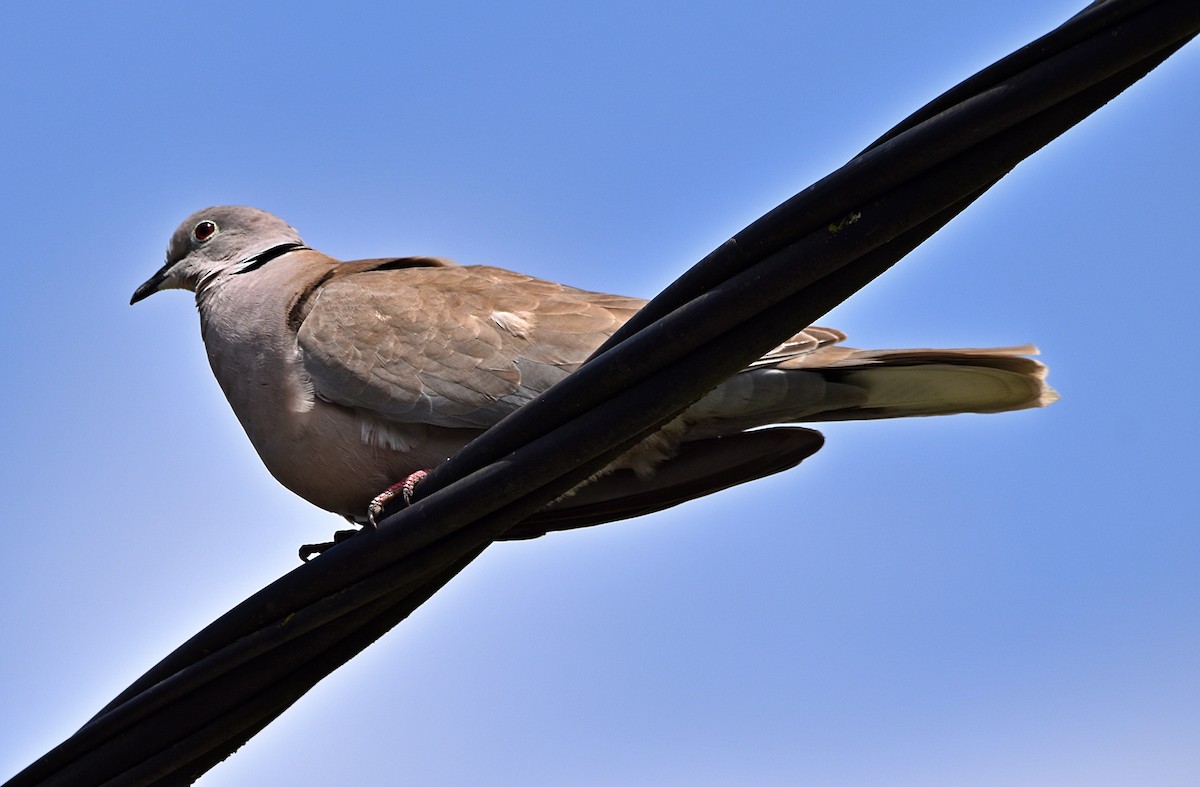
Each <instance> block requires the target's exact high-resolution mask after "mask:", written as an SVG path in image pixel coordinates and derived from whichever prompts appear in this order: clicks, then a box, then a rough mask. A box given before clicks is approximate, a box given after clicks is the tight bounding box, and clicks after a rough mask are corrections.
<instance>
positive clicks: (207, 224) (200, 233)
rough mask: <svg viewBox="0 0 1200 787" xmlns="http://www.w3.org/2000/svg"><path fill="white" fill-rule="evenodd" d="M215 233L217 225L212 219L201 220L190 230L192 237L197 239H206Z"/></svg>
mask: <svg viewBox="0 0 1200 787" xmlns="http://www.w3.org/2000/svg"><path fill="white" fill-rule="evenodd" d="M216 234H217V225H216V223H215V222H212V221H208V220H205V221H202V222H200V223H199V224H197V225H196V228H195V229H194V230H192V237H193V238H195V239H196V240H198V241H206V240H208V239H209V238H211V237H212V236H213V235H216Z"/></svg>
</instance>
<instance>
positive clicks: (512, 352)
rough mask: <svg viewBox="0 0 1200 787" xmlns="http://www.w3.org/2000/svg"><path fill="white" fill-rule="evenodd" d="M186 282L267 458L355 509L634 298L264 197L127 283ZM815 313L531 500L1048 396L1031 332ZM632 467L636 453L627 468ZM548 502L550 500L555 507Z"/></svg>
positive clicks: (299, 490) (478, 427)
mask: <svg viewBox="0 0 1200 787" xmlns="http://www.w3.org/2000/svg"><path fill="white" fill-rule="evenodd" d="M172 288H182V289H187V290H192V291H193V292H195V293H196V305H197V308H198V309H199V311H200V327H201V333H202V335H203V338H204V345H205V348H206V349H207V351H208V359H209V362H210V364H211V365H212V369H213V373H214V374H215V375H216V378H217V381H218V382H219V383H220V385H221V388H222V389H223V390H224V392H225V396H226V397H227V398H228V399H229V403H230V405H231V406H232V407H233V410H234V413H236V414H237V417H238V420H240V421H241V424H242V426H243V428H244V429H245V430H246V434H247V435H248V436H249V437H250V441H251V442H252V443H253V444H254V447H255V449H257V451H258V454H259V456H260V457H262V460H263V463H264V464H265V465H266V466H267V469H268V470H270V472H271V473H272V474H273V475H274V476H275V477H276V478H277V479H278V480H279V481H280V482H281V483H282V484H283V485H284V486H286V487H287V488H288V489H291V490H292V491H293V492H295V493H296V494H298V495H300V496H301V497H303V498H304V499H306V500H308V501H310V502H311V503H314V504H315V505H317V506H320V507H321V508H324V509H327V510H329V511H334V512H336V513H339V514H342V515H344V516H347V517H349V518H354V519H358V520H360V521H361V520H362V519H363V516H364V514H365V513H366V512H367V508H368V504H369V503H370V502H371V501H372V499H373V498H375V497H376V495H377V494H378V493H380V492H381V491H382V490H384V489H386V488H388V487H389V486H390V485H392V484H393V483H394V482H396V481H398V480H401V479H404V478H406V477H408V476H409V475H410V474H413V473H414V472H417V471H420V470H423V469H425V468H430V467H433V466H434V465H436V464H438V463H439V462H441V461H443V460H444V459H446V457H448V456H450V455H451V454H452V453H454V451H455V450H457V449H458V448H459V447H461V446H463V445H464V444H466V443H467V442H468V441H469V440H471V439H472V438H473V437H475V436H476V435H478V434H479V433H480V432H481V431H482V430H484V429H486V428H487V427H489V426H491V425H492V424H494V423H496V422H497V421H499V420H500V419H501V418H502V417H504V416H505V415H506V414H508V413H510V412H512V411H513V410H515V409H516V408H518V407H520V406H521V405H522V404H523V403H525V402H526V401H528V400H530V399H531V398H533V397H534V396H536V395H537V394H538V393H539V392H540V391H543V390H545V389H546V388H548V387H549V386H550V385H552V384H553V383H555V382H557V381H558V380H560V379H562V378H563V377H565V376H566V375H567V374H569V373H570V372H571V371H572V370H573V369H574V368H575V367H576V366H578V365H579V364H580V363H581V362H582V361H583V360H584V359H586V358H587V357H588V356H589V355H590V354H591V352H592V351H593V350H594V349H596V348H597V347H598V346H599V345H600V344H601V343H602V342H603V341H604V340H605V339H606V338H607V337H608V336H609V335H610V334H611V333H612V332H613V331H614V330H615V329H616V328H617V327H618V326H620V325H621V324H622V323H623V322H625V320H627V319H628V318H629V317H630V316H631V315H632V314H633V313H634V312H635V311H637V310H638V309H639V308H640V307H641V306H642V304H643V301H641V300H638V299H635V298H626V297H621V296H617V295H606V294H603V293H597V292H587V291H584V290H578V289H575V288H572V287H567V286H565V285H562V284H555V283H553V282H549V281H543V280H540V279H535V278H531V277H529V276H523V275H521V274H519V273H512V272H510V271H506V270H501V269H499V268H490V267H482V266H466V267H460V266H457V265H455V264H453V263H451V262H448V261H445V260H440V259H433V258H428V257H400V258H389V259H374V260H359V261H355V262H339V261H338V260H335V259H333V258H331V257H328V256H326V255H324V254H322V253H320V252H318V251H314V250H313V249H310V248H308V247H307V246H305V245H304V242H303V241H302V240H301V239H300V236H299V234H298V233H297V232H296V230H294V229H293V228H292V227H290V226H289V225H288V224H286V223H285V222H284V221H282V220H281V219H279V218H278V217H276V216H273V215H271V214H269V213H266V212H264V211H261V210H257V209H255V208H248V207H214V208H208V209H206V210H202V211H200V212H198V213H195V214H193V215H192V216H190V217H188V218H187V219H186V220H185V221H184V222H183V224H182V225H180V227H179V228H178V229H177V230H176V231H175V234H174V235H173V236H172V237H171V243H170V246H169V248H168V249H167V261H166V264H165V265H163V267H162V268H161V269H160V270H159V271H158V272H157V273H155V274H154V275H153V276H152V277H151V278H150V279H149V280H148V281H147V282H146V283H145V284H143V285H142V286H140V287H138V288H137V291H136V292H135V293H134V294H133V298H132V299H131V301H130V303H136V302H137V301H140V300H142V299H143V298H145V297H147V296H149V295H151V294H153V293H155V292H158V291H159V290H164V289H172ZM843 338H844V336H843V334H842V333H840V332H838V331H835V330H831V329H828V328H818V327H810V328H808V329H806V330H804V331H802V332H800V333H799V334H797V335H796V336H795V337H793V338H792V339H791V340H789V341H788V342H786V343H785V344H783V345H781V346H780V347H778V348H776V349H775V350H773V351H772V352H770V353H768V354H767V355H766V356H764V357H763V358H762V359H761V360H759V361H757V362H755V363H754V364H752V365H751V366H750V367H749V368H747V369H746V370H744V371H742V372H740V373H738V374H737V375H735V376H733V377H732V378H730V379H729V380H727V381H726V382H725V383H722V384H721V385H720V386H719V387H717V388H716V389H714V390H713V391H712V392H711V393H709V394H708V395H707V396H705V397H704V398H703V399H701V400H700V401H699V402H697V403H696V404H694V405H693V406H692V407H691V408H690V409H688V410H687V411H686V412H684V414H683V415H682V416H680V417H679V418H678V419H676V420H675V421H673V422H672V423H671V424H669V425H668V426H667V427H665V428H664V429H663V430H662V431H661V432H659V433H658V434H657V435H655V436H654V437H653V438H651V439H650V440H647V441H645V442H644V443H642V444H641V445H640V446H638V447H637V448H635V449H634V450H632V451H630V452H629V453H628V454H626V455H625V456H624V457H623V458H622V459H620V460H618V462H616V463H614V465H613V468H611V470H612V472H610V473H609V474H607V475H604V476H603V477H601V478H599V479H598V480H594V481H593V482H592V483H591V484H590V485H589V486H588V487H586V488H584V489H583V490H581V491H579V493H578V494H576V495H573V496H571V497H568V498H565V499H564V500H561V501H559V503H557V504H556V505H555V506H552V507H551V509H548V510H547V511H545V512H543V513H544V514H546V515H548V516H549V517H550V519H549V520H548V521H551V520H553V519H554V517H555V516H558V517H560V519H561V522H560V523H559V524H556V525H553V524H552V525H546V524H545V523H543V525H542V526H541V527H540V528H537V527H535V528H534V531H530V532H526V533H521V532H517V533H516V535H530V534H536V532H544V531H545V530H546V529H547V527H558V526H575V525H577V524H581V523H593V522H598V521H605V520H607V519H617V518H622V517H625V516H632V515H635V514H638V513H644V512H646V511H651V510H656V509H658V508H663V507H665V506H667V505H673V504H674V503H678V502H682V501H683V500H685V499H689V498H691V497H696V496H699V495H702V494H707V493H708V492H712V491H716V490H717V489H720V488H724V487H726V486H729V485H731V484H733V483H740V482H742V481H746V480H750V479H752V478H757V477H761V476H762V475H767V474H769V473H772V472H776V471H777V470H781V469H783V468H784V467H789V466H791V465H794V464H796V463H797V462H799V461H800V460H801V459H803V458H804V457H806V456H808V455H810V454H812V453H813V452H814V451H816V450H817V449H818V448H819V447H820V445H821V439H822V438H821V437H820V435H819V434H818V433H816V432H812V431H811V430H807V429H799V428H795V427H789V428H786V429H775V430H767V431H766V432H763V431H751V432H747V431H746V430H749V429H754V428H755V427H761V426H764V425H767V424H795V423H802V422H818V421H831V420H843V419H860V418H892V417H903V416H917V415H946V414H953V413H964V412H976V413H990V412H1001V411H1006V410H1019V409H1022V408H1026V407H1037V406H1041V405H1045V404H1048V403H1050V402H1052V401H1053V400H1054V399H1055V398H1056V394H1055V393H1054V392H1053V390H1052V389H1050V388H1049V387H1048V386H1047V385H1046V384H1045V382H1044V379H1045V376H1046V368H1045V367H1044V366H1043V365H1042V364H1040V363H1038V362H1037V361H1035V360H1033V359H1031V358H1027V357H1024V356H1025V355H1028V354H1032V353H1036V349H1035V348H1034V347H1032V346H1025V347H1012V348H1000V349H983V350H975V349H970V350H873V351H872V350H855V349H851V348H847V347H843V346H841V345H839V344H838V342H840V341H841V340H842V339H843ZM630 470H632V471H633V472H629V471H630ZM554 509H557V511H556V510H554Z"/></svg>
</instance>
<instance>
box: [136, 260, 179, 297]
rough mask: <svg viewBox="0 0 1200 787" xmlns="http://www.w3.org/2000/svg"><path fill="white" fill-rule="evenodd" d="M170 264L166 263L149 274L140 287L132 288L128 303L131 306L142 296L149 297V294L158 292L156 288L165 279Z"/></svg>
mask: <svg viewBox="0 0 1200 787" xmlns="http://www.w3.org/2000/svg"><path fill="white" fill-rule="evenodd" d="M171 264H172V263H167V264H166V265H164V266H162V267H161V268H159V269H158V273H156V274H154V275H153V276H151V277H150V278H149V279H147V280H146V281H145V282H144V283H143V284H142V286H141V287H138V288H137V289H136V290H134V291H133V297H132V298H130V299H129V305H130V306H132V305H133V304H135V303H137V302H138V301H140V300H142V299H143V298H149V297H150V296H151V295H153V294H154V293H156V292H158V288H159V287H161V286H162V283H163V282H164V281H166V279H167V269H169V268H170V267H171Z"/></svg>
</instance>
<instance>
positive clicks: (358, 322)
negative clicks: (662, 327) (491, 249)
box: [297, 266, 643, 428]
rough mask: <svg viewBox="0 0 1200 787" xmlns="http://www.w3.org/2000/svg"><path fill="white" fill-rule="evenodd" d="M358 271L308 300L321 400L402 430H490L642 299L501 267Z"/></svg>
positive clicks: (306, 346)
mask: <svg viewBox="0 0 1200 787" xmlns="http://www.w3.org/2000/svg"><path fill="white" fill-rule="evenodd" d="M347 271H348V275H344V276H336V275H335V276H333V277H331V278H330V279H329V280H328V281H326V282H324V283H323V284H322V285H321V286H320V287H319V289H317V290H315V291H314V292H313V294H312V295H311V296H310V297H309V299H308V303H306V304H305V308H306V309H307V313H306V314H305V315H304V316H303V319H302V322H300V324H299V326H298V331H297V339H298V344H299V351H300V358H301V361H302V363H303V365H304V368H305V370H306V371H307V373H308V375H309V377H310V379H311V381H312V385H313V392H314V393H315V394H316V395H317V396H319V397H320V398H322V399H325V400H327V401H331V402H336V403H338V404H341V405H345V406H348V407H354V408H357V409H360V410H367V411H370V412H372V413H373V414H375V415H378V416H380V417H382V418H384V419H387V420H390V421H394V422H399V423H427V424H433V425H436V426H445V427H454V428H486V427H488V426H491V425H492V424H494V423H495V422H497V421H498V420H500V419H501V418H502V417H504V416H505V415H507V414H508V413H510V412H512V411H513V410H516V409H517V408H518V407H520V406H521V405H522V404H524V403H525V402H526V401H528V400H529V399H531V398H533V397H534V396H536V395H537V394H538V393H540V392H541V391H544V390H545V389H547V388H549V387H550V386H551V385H552V384H554V383H555V382H557V381H558V380H560V379H562V378H563V377H565V376H566V375H567V374H569V373H570V372H571V371H573V370H574V369H575V368H576V367H577V366H578V365H579V364H580V363H582V362H583V361H584V360H585V359H586V358H587V357H588V355H590V354H591V353H592V351H593V350H594V349H595V348H596V347H598V346H599V345H600V344H601V343H602V342H603V341H604V339H606V338H607V337H608V336H609V335H610V334H611V333H612V332H613V331H614V330H616V328H617V327H618V326H619V325H621V324H622V323H623V322H625V321H626V320H627V319H629V317H630V316H631V315H632V314H633V313H634V312H635V311H637V310H638V309H639V308H641V306H642V303H643V301H640V300H638V299H635V298H625V297H621V296H616V295H605V294H603V293H595V292H587V291H584V290H578V289H575V288H572V287H567V286H564V285H561V284H555V283H554V282H549V281H543V280H540V279H535V278H532V277H529V276H523V275H521V274H517V273H512V272H510V271H505V270H501V269H499V268H488V267H474V266H473V267H413V268H401V269H396V270H353V269H352V268H347Z"/></svg>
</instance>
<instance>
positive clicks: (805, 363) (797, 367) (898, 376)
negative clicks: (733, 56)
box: [685, 345, 1058, 439]
mask: <svg viewBox="0 0 1200 787" xmlns="http://www.w3.org/2000/svg"><path fill="white" fill-rule="evenodd" d="M1035 354H1037V348H1036V347H1033V346H1032V345H1025V346H1021V347H999V348H985V349H961V350H924V349H921V350H856V349H853V348H850V347H841V346H839V345H827V346H823V347H821V348H820V349H818V350H816V351H813V352H807V353H804V354H802V355H798V356H795V357H788V358H783V359H780V360H778V361H776V362H775V363H773V364H771V365H770V366H766V367H765V368H764V367H762V366H759V367H752V368H750V369H747V370H746V371H744V372H742V373H740V374H738V375H735V376H734V377H733V378H731V379H730V380H728V381H726V382H725V383H723V384H722V385H720V386H718V387H717V388H716V389H715V390H713V391H712V392H711V393H710V394H708V395H707V396H706V397H705V398H703V399H701V400H700V401H699V402H697V403H696V404H695V405H694V406H693V407H692V408H691V409H690V410H689V411H688V412H687V413H686V415H685V417H686V418H687V420H688V421H689V423H690V424H691V426H690V428H689V431H688V436H687V439H693V437H705V436H710V435H714V434H729V433H731V432H733V431H741V430H744V429H751V428H754V427H758V426H764V425H767V424H780V423H815V422H821V421H842V420H865V419H874V418H903V417H909V416H925V415H953V414H957V413H999V412H1006V411H1009V410H1023V409H1025V408H1029V407H1043V406H1045V405H1048V404H1050V403H1051V402H1054V401H1055V400H1056V399H1058V394H1057V393H1056V392H1055V391H1054V389H1053V388H1051V387H1050V386H1048V385H1047V384H1046V372H1047V369H1046V366H1045V365H1044V364H1042V363H1040V362H1038V361H1036V360H1034V359H1033V358H1030V357H1027V356H1029V355H1035Z"/></svg>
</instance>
